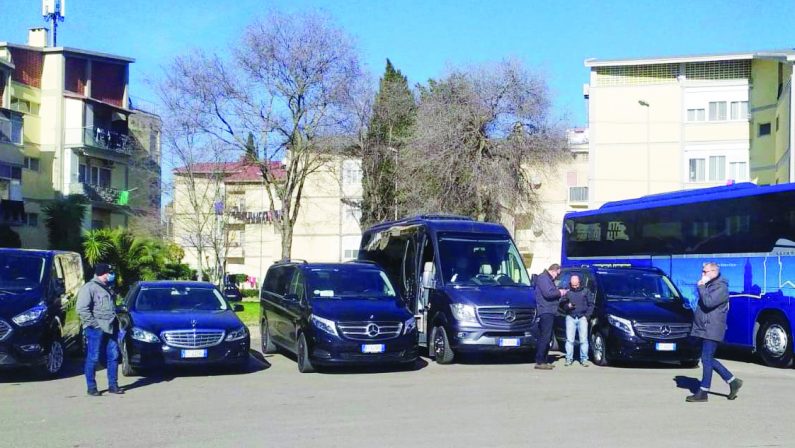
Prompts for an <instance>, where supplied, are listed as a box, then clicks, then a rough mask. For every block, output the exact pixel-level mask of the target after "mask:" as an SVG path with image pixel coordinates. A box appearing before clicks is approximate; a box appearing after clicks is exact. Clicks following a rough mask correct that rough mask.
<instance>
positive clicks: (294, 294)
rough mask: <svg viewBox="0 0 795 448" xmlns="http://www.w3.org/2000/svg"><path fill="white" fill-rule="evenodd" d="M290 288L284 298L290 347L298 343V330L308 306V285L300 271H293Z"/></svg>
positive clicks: (285, 324)
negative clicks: (305, 308)
mask: <svg viewBox="0 0 795 448" xmlns="http://www.w3.org/2000/svg"><path fill="white" fill-rule="evenodd" d="M293 271H294V272H293V275H292V278H291V279H290V286H289V288H288V290H287V294H286V295H285V296H284V309H285V311H286V315H285V319H284V320H285V322H284V328H285V332H286V336H287V338H288V341H289V343H290V344H291V345H290V346H292V347H295V346H296V344H297V343H298V328H299V327H300V322H301V317H302V314H303V309H304V307H305V306H306V286H305V285H306V284H305V282H304V274H303V273H302V272H301V270H300V269H294V270H293Z"/></svg>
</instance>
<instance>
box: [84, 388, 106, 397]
mask: <svg viewBox="0 0 795 448" xmlns="http://www.w3.org/2000/svg"><path fill="white" fill-rule="evenodd" d="M86 393H87V394H88V395H90V396H92V397H99V396H100V395H102V394H101V393H99V391H98V390H96V389H89V390H88V391H87V392H86Z"/></svg>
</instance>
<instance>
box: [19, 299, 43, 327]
mask: <svg viewBox="0 0 795 448" xmlns="http://www.w3.org/2000/svg"><path fill="white" fill-rule="evenodd" d="M46 315H47V304H46V303H44V302H39V304H38V305H36V306H34V307H33V308H31V309H29V310H27V311H23V312H21V313H19V314H17V315H16V316H14V317H13V318H11V320H13V321H14V323H15V324H17V325H19V326H20V327H26V326H28V325H33V324H35V323H36V322H38V321H40V320H41V319H42V318H43V317H44V316H46Z"/></svg>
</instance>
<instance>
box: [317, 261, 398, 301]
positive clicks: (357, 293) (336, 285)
mask: <svg viewBox="0 0 795 448" xmlns="http://www.w3.org/2000/svg"><path fill="white" fill-rule="evenodd" d="M306 283H307V287H308V288H309V291H308V295H309V296H310V297H321V298H329V299H345V298H353V299H362V298H367V299H379V298H393V297H396V296H397V295H396V294H395V288H393V287H392V283H391V282H390V281H389V278H387V276H386V274H385V273H384V271H382V270H380V269H375V268H362V267H348V266H345V267H338V268H337V267H335V268H313V269H309V270H308V271H307V279H306Z"/></svg>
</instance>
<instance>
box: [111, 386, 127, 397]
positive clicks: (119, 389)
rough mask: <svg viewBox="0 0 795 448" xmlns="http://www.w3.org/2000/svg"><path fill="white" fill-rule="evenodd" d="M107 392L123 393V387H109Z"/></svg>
mask: <svg viewBox="0 0 795 448" xmlns="http://www.w3.org/2000/svg"><path fill="white" fill-rule="evenodd" d="M108 393H109V394H116V395H124V389H122V388H121V387H111V388H110V389H108Z"/></svg>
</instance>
